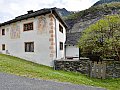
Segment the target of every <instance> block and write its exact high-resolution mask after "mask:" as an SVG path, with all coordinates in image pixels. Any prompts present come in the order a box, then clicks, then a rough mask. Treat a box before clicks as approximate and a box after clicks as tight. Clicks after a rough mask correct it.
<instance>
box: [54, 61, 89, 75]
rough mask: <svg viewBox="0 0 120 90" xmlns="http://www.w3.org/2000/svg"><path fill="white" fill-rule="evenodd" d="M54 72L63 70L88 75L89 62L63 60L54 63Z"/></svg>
mask: <svg viewBox="0 0 120 90" xmlns="http://www.w3.org/2000/svg"><path fill="white" fill-rule="evenodd" d="M54 64H55V70H65V71H74V72H80V73H82V74H86V75H89V74H90V61H89V60H81V61H79V60H75V61H73V60H71V61H70V60H67V61H66V60H65V61H58V60H55V61H54Z"/></svg>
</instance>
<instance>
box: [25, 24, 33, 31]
mask: <svg viewBox="0 0 120 90" xmlns="http://www.w3.org/2000/svg"><path fill="white" fill-rule="evenodd" d="M29 30H33V22H31V23H27V24H24V31H29Z"/></svg>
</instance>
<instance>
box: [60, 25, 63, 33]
mask: <svg viewBox="0 0 120 90" xmlns="http://www.w3.org/2000/svg"><path fill="white" fill-rule="evenodd" d="M59 31H60V32H61V33H63V27H62V26H61V25H60V24H59Z"/></svg>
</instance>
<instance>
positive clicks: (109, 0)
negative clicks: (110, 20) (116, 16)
mask: <svg viewBox="0 0 120 90" xmlns="http://www.w3.org/2000/svg"><path fill="white" fill-rule="evenodd" d="M111 2H120V0H100V1H98V2H96V3H95V4H94V5H93V6H96V5H100V4H104V3H111Z"/></svg>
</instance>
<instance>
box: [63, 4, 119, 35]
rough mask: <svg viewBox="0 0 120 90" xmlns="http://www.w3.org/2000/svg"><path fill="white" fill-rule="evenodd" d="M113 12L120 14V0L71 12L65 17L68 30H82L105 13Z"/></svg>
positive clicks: (72, 31)
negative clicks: (119, 0)
mask: <svg viewBox="0 0 120 90" xmlns="http://www.w3.org/2000/svg"><path fill="white" fill-rule="evenodd" d="M111 14H120V2H116V3H109V4H102V5H98V6H92V7H90V8H89V9H86V10H83V11H80V12H76V13H73V14H70V15H68V16H67V17H65V22H66V23H67V24H68V26H69V28H68V30H67V32H71V33H74V32H81V31H82V30H84V29H86V28H87V27H89V25H91V24H94V23H95V22H97V21H98V20H100V19H101V18H102V17H104V16H105V15H111Z"/></svg>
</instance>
